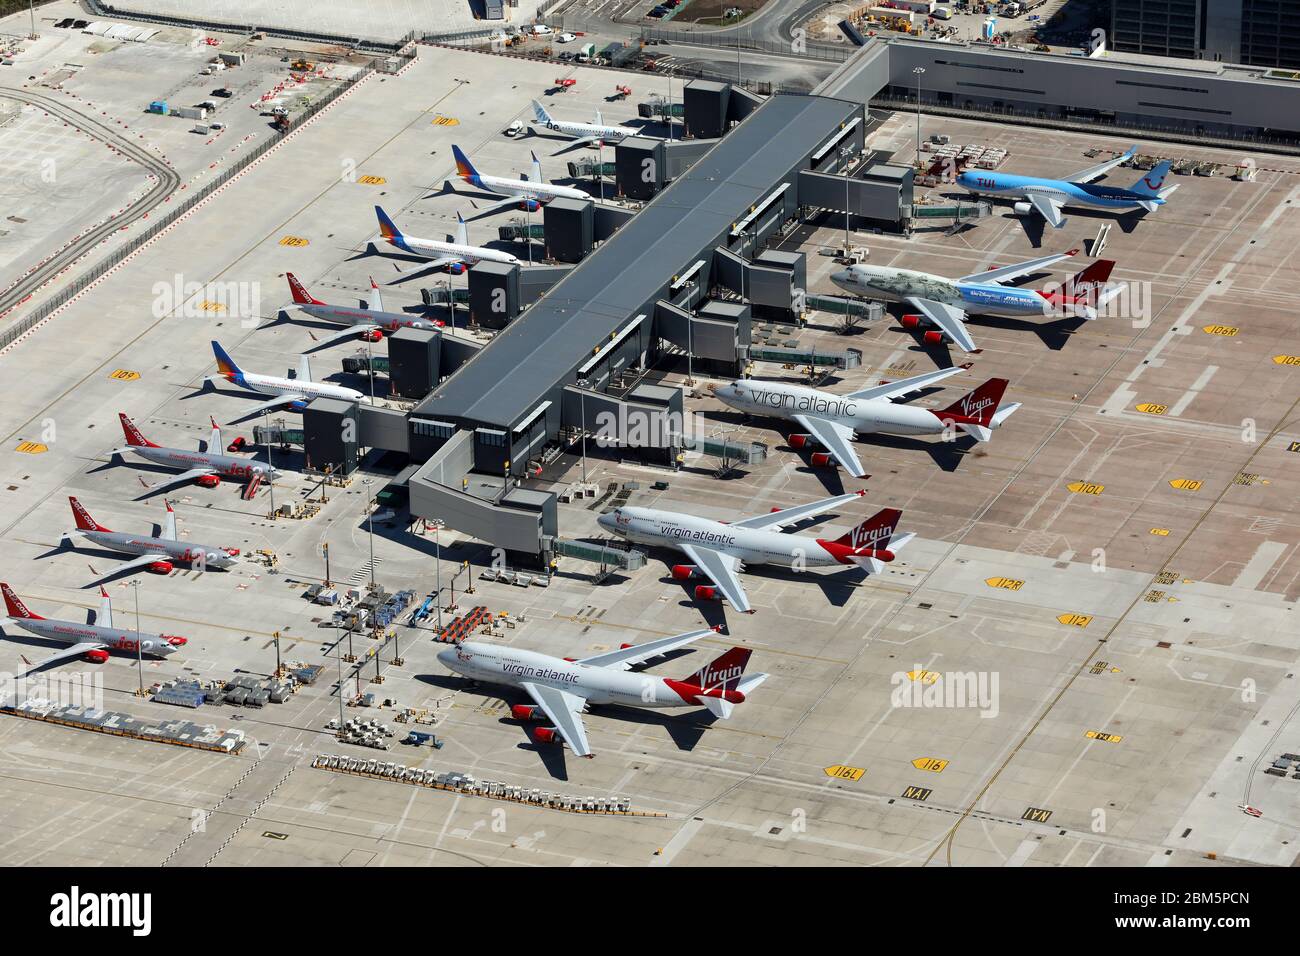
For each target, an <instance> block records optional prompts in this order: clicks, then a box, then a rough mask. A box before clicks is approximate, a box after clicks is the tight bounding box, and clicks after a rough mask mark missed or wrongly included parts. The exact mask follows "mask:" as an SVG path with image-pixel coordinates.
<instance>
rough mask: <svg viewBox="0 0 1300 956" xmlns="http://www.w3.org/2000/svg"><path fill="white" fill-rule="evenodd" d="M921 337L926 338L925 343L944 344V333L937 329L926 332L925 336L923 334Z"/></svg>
mask: <svg viewBox="0 0 1300 956" xmlns="http://www.w3.org/2000/svg"><path fill="white" fill-rule="evenodd" d="M921 338H922V339H924V340H925V344H926V345H942V344H943V333H942V332H937V331H930V332H926V333H925V334H924V335H923V336H921Z"/></svg>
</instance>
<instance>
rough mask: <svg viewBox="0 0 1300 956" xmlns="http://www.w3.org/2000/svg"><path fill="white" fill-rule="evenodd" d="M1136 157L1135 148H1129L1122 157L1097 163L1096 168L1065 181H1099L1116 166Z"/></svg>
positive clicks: (1090, 167)
mask: <svg viewBox="0 0 1300 956" xmlns="http://www.w3.org/2000/svg"><path fill="white" fill-rule="evenodd" d="M1136 155H1137V147H1136V146H1130V147H1129V148H1128V152H1126V153H1124V154H1123V155H1122V156H1116V157H1115V158H1114V159H1108V160H1106V162H1104V163H1098V164H1097V165H1096V166H1089V167H1088V168H1087V169H1081V170H1079V171H1078V172H1077V173H1075V174H1074V175H1072V176H1066V177H1065V180H1066V182H1071V183H1090V182H1092V181H1093V180H1094V179H1100V178H1101V177H1102V176H1105V175H1106V174H1107V173H1108V172H1110V171H1111V170H1112V169H1114V168H1115V167H1116V166H1119V165H1121V164H1122V163H1124V162H1126V161H1128V160H1130V159H1132V158H1133V157H1134V156H1136Z"/></svg>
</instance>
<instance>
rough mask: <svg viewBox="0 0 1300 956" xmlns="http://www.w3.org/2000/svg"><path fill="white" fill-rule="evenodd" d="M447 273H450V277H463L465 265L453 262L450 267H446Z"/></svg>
mask: <svg viewBox="0 0 1300 956" xmlns="http://www.w3.org/2000/svg"><path fill="white" fill-rule="evenodd" d="M447 271H448V272H450V273H451V274H452V275H454V276H461V275H464V274H465V263H463V262H453V263H452V264H451V265H449V266H447Z"/></svg>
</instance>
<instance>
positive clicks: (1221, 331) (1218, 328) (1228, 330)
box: [1201, 325, 1241, 338]
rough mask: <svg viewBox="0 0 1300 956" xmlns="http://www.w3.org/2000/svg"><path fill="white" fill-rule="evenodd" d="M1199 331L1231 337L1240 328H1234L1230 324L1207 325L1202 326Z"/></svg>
mask: <svg viewBox="0 0 1300 956" xmlns="http://www.w3.org/2000/svg"><path fill="white" fill-rule="evenodd" d="M1201 331H1203V332H1206V333H1208V334H1210V335H1222V336H1224V337H1227V338H1231V337H1232V336H1234V335H1236V334H1237V333H1238V332H1240V331H1241V329H1235V328H1233V327H1232V326H1231V325H1207V326H1204V327H1203V328H1202V329H1201Z"/></svg>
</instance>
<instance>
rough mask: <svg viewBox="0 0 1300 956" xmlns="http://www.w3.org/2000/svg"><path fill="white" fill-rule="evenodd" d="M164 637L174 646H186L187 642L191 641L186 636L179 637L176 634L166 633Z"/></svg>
mask: <svg viewBox="0 0 1300 956" xmlns="http://www.w3.org/2000/svg"><path fill="white" fill-rule="evenodd" d="M162 639H163V640H164V641H166V642H167V643H168V644H170V645H171V646H172V647H184V646H185V645H186V644H188V643H189V641H188V640H186V639H185V638H183V637H177V636H176V635H175V634H164V635H163V636H162Z"/></svg>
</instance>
